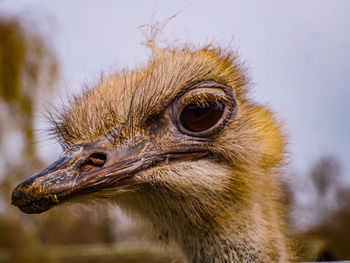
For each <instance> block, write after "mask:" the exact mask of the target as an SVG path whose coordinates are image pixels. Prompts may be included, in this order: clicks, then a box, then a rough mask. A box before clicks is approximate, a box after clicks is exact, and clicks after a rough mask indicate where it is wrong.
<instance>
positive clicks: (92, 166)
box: [79, 153, 107, 172]
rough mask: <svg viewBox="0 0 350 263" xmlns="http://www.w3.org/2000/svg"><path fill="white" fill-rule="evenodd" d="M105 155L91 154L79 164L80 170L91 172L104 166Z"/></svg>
mask: <svg viewBox="0 0 350 263" xmlns="http://www.w3.org/2000/svg"><path fill="white" fill-rule="evenodd" d="M106 160H107V156H106V154H104V153H93V154H91V155H90V156H89V157H88V158H87V159H86V160H85V161H84V162H83V163H82V164H81V166H80V168H79V169H80V171H81V172H91V171H94V170H97V169H99V168H101V167H103V166H104V164H105V163H106Z"/></svg>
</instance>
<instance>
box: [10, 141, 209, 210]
mask: <svg viewBox="0 0 350 263" xmlns="http://www.w3.org/2000/svg"><path fill="white" fill-rule="evenodd" d="M131 153H132V154H131ZM206 154H207V153H206V152H191V153H183V152H170V151H155V152H152V151H151V152H147V153H143V154H141V153H140V151H135V148H133V149H128V150H123V151H112V150H105V149H103V148H98V149H96V148H93V149H91V147H84V146H81V147H80V146H79V147H74V148H73V149H70V150H68V151H66V152H65V153H64V154H63V156H62V157H61V158H59V159H58V160H57V161H56V162H54V163H53V164H52V165H50V166H49V167H47V168H46V169H44V170H43V171H41V172H39V173H37V174H35V175H33V176H31V177H28V178H27V179H26V180H24V181H23V182H22V183H20V184H19V185H18V186H17V187H16V188H15V189H14V191H13V193H12V197H11V199H12V204H13V205H15V206H17V207H18V208H19V209H20V210H21V211H22V212H24V213H28V214H32V213H42V212H44V211H47V210H49V209H50V208H51V207H53V206H55V205H58V204H60V203H62V202H64V201H66V200H68V199H71V198H73V197H76V196H80V195H83V194H88V193H93V192H98V191H101V190H104V189H112V188H121V187H127V186H132V185H135V184H138V183H140V181H139V180H138V179H137V178H136V176H135V175H136V174H137V173H139V172H140V171H142V170H145V169H147V168H150V167H152V166H155V165H157V164H159V163H162V162H169V161H175V160H189V159H198V158H201V157H203V156H205V155H206Z"/></svg>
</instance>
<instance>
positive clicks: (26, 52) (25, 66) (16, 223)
mask: <svg viewBox="0 0 350 263" xmlns="http://www.w3.org/2000/svg"><path fill="white" fill-rule="evenodd" d="M57 77H58V63H57V61H56V58H55V56H54V55H53V52H52V51H51V49H50V48H49V47H48V46H47V45H46V44H45V42H44V41H43V40H42V37H41V36H40V35H39V34H38V33H36V32H34V31H30V30H29V29H28V28H27V27H26V26H24V24H22V23H21V22H20V21H19V20H17V19H15V18H9V17H1V18H0V156H1V158H0V162H1V167H2V169H1V170H0V216H1V218H0V232H1V233H2V235H1V236H0V245H2V246H6V245H7V246H16V245H24V244H29V243H31V242H32V240H33V238H34V236H35V235H34V233H33V231H31V229H32V228H31V227H30V225H33V224H34V219H31V218H29V217H26V216H19V215H18V213H16V212H15V210H14V209H13V208H12V207H11V206H10V205H9V204H10V194H11V190H12V189H13V187H14V185H15V184H16V182H18V181H19V180H20V179H22V178H24V177H25V176H27V175H28V174H30V173H32V172H34V171H35V170H37V169H39V168H40V167H41V166H42V163H41V161H40V159H39V157H38V153H37V150H36V147H35V138H34V134H33V130H34V121H35V118H34V113H35V111H36V106H37V105H38V97H40V96H39V94H43V92H49V91H52V87H53V84H54V83H55V81H56V80H57ZM5 233H6V234H5ZM30 236H31V238H29V237H30Z"/></svg>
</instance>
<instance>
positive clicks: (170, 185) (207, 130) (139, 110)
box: [11, 44, 292, 263]
mask: <svg viewBox="0 0 350 263" xmlns="http://www.w3.org/2000/svg"><path fill="white" fill-rule="evenodd" d="M150 47H151V50H152V52H151V53H152V54H151V55H150V58H149V61H148V62H147V63H145V64H144V65H141V66H139V67H136V68H135V69H125V70H116V72H114V73H111V74H109V75H108V76H106V75H104V76H102V77H101V79H100V80H99V81H98V82H97V83H95V84H94V85H91V87H87V88H85V89H84V90H83V91H82V92H81V93H80V94H78V95H74V96H72V97H71V98H70V99H69V100H68V103H67V105H66V106H65V107H63V109H60V110H58V111H56V112H54V113H52V115H51V122H52V127H51V129H50V132H52V133H54V134H55V136H56V138H57V140H58V142H59V143H60V144H61V146H62V148H63V153H62V155H61V156H60V157H59V158H58V160H57V161H55V162H54V163H53V164H52V165H50V166H48V167H47V168H45V169H44V170H43V171H41V172H39V173H37V174H34V175H32V176H30V177H28V178H27V179H25V180H24V181H22V182H21V183H19V185H18V186H17V187H16V188H15V189H14V190H13V192H12V197H11V199H12V204H13V205H15V206H17V207H18V208H19V209H20V210H21V211H22V212H24V213H29V214H32V213H42V212H45V211H47V210H49V209H51V208H53V207H55V206H57V205H60V204H62V203H68V202H88V201H89V200H94V201H95V202H97V203H101V204H106V203H108V204H114V205H117V206H119V207H121V208H122V209H123V210H124V211H126V212H127V213H128V214H130V215H134V216H138V217H141V218H142V219H143V220H145V221H146V222H149V224H150V226H151V229H152V230H151V231H153V232H155V233H159V234H161V235H166V236H167V237H168V239H169V240H172V241H174V242H175V243H176V244H177V245H178V246H179V248H180V249H181V251H182V253H183V255H184V257H185V259H184V260H186V262H241V263H248V262H255V263H257V262H269V263H271V262H279V263H281V262H290V258H291V255H292V249H291V247H290V244H289V239H288V231H287V227H288V226H287V216H286V205H285V200H284V192H283V182H284V174H283V167H284V166H285V163H286V155H287V153H286V145H287V142H286V141H287V139H286V135H285V134H284V132H283V127H282V126H283V125H282V123H281V121H280V120H279V119H278V118H277V117H276V116H275V113H274V112H273V111H272V110H271V109H270V108H269V106H267V105H264V104H260V103H258V102H256V101H254V100H253V99H252V98H251V96H250V94H251V92H250V91H251V87H252V81H251V77H250V75H249V73H248V70H247V68H246V66H245V64H244V62H242V60H241V59H240V57H239V55H238V54H237V52H235V51H232V50H231V48H222V47H220V46H215V45H214V44H209V45H203V46H200V47H196V46H192V45H188V44H186V45H183V46H180V47H179V46H172V45H171V44H169V45H165V46H163V47H159V46H158V45H156V44H154V45H150Z"/></svg>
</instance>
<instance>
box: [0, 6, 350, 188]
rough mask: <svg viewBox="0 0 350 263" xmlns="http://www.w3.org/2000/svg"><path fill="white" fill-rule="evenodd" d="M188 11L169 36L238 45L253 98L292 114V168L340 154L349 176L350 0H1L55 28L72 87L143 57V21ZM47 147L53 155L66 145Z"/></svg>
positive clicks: (44, 151) (282, 114) (43, 27)
mask: <svg viewBox="0 0 350 263" xmlns="http://www.w3.org/2000/svg"><path fill="white" fill-rule="evenodd" d="M179 11H181V12H180V14H179V15H178V16H177V17H176V18H175V19H173V21H171V22H170V23H169V24H168V25H167V26H166V27H165V29H164V35H165V36H166V38H167V39H168V40H169V41H177V42H178V43H182V42H191V43H193V44H195V45H200V44H205V43H208V42H211V41H214V43H217V44H220V45H223V46H225V47H227V46H228V45H229V44H231V45H232V46H233V47H234V49H237V50H238V51H239V53H240V55H241V58H242V59H243V60H244V61H246V64H247V66H248V67H249V69H250V74H251V76H252V78H253V81H254V83H255V88H254V90H253V97H254V98H255V100H256V101H259V102H262V103H267V104H269V105H270V106H271V107H272V109H273V110H274V111H275V112H277V116H278V117H279V118H280V119H282V120H283V122H284V123H285V130H286V131H287V133H288V135H289V141H290V146H289V149H290V152H291V164H290V167H291V169H293V170H295V171H297V172H298V173H305V172H307V171H308V170H309V168H310V166H311V164H312V163H313V162H314V161H315V160H317V159H318V158H319V157H320V156H322V155H324V154H333V155H335V156H336V157H338V158H339V159H340V161H341V162H342V165H343V166H344V168H345V170H344V173H345V174H346V176H347V178H348V180H349V181H350V150H349V149H350V139H349V137H350V136H349V135H350V117H349V114H350V84H349V83H350V15H349V14H350V13H349V11H350V1H348V0H343V1H341V0H327V1H326V0H308V1H305V0H289V1H280V0H264V1H261V0H252V1H246V0H240V1H203V0H201V1H112V0H99V1H88V0H74V1H71V0H70V1H68V0H60V1H48V0H32V1H28V0H27V1H25V0H16V1H14V0H2V1H0V14H7V15H8V14H18V15H20V16H22V17H25V19H26V20H27V21H31V24H33V25H36V27H37V28H38V29H39V31H42V32H44V33H45V35H47V36H48V38H49V39H50V41H51V44H52V46H53V48H54V50H55V51H56V53H57V56H58V58H59V61H60V64H61V70H62V79H63V82H62V84H61V85H62V86H64V87H65V88H66V89H68V90H70V89H71V90H79V89H80V86H81V85H82V84H83V83H84V82H86V81H94V80H97V78H98V76H99V74H100V73H101V72H102V71H111V70H113V68H115V67H116V66H118V67H129V68H132V67H134V66H136V65H139V64H142V63H144V62H145V61H146V60H147V57H148V55H149V51H148V50H147V49H146V48H145V47H143V46H142V45H140V43H141V42H142V41H143V35H142V33H141V31H140V29H138V27H139V26H140V25H143V24H148V23H149V22H151V21H155V20H163V19H166V18H168V17H170V16H172V15H174V14H175V13H178V12H179ZM40 149H41V150H40V152H41V155H42V156H43V158H44V159H45V160H47V161H49V160H50V161H52V160H54V159H55V158H56V157H57V155H58V153H59V151H60V149H59V147H58V145H52V144H51V145H49V146H47V145H41V146H40Z"/></svg>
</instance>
